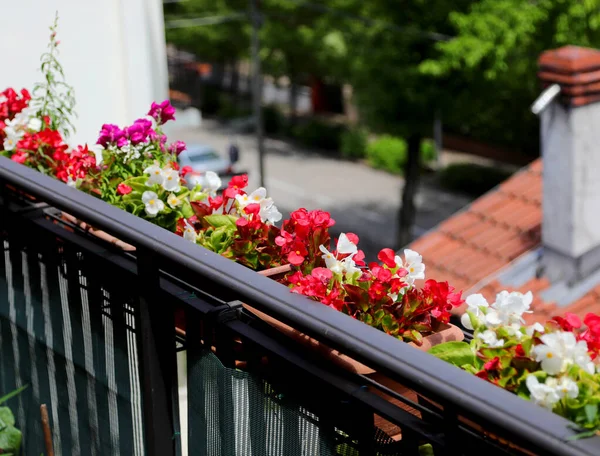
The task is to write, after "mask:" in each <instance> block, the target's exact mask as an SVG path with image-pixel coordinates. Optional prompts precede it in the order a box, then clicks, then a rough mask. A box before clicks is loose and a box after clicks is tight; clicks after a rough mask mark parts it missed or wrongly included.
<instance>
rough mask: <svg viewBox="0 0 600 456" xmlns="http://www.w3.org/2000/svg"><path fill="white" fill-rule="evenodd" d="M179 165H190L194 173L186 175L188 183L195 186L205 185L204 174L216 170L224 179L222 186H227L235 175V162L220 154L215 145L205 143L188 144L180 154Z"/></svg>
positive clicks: (222, 179) (189, 185)
mask: <svg viewBox="0 0 600 456" xmlns="http://www.w3.org/2000/svg"><path fill="white" fill-rule="evenodd" d="M178 159H179V165H180V166H181V167H183V166H190V167H191V168H192V170H193V172H192V173H190V174H188V175H187V176H186V181H187V185H188V187H189V188H193V187H194V186H195V185H196V184H200V185H204V174H205V173H206V172H207V171H214V172H215V173H217V174H218V175H219V177H220V178H221V181H222V184H223V185H222V187H221V188H224V187H227V185H228V184H229V181H230V180H231V178H232V177H233V176H234V172H233V163H232V162H231V161H230V160H229V159H228V158H226V157H224V156H222V155H221V154H219V153H218V152H217V151H216V150H215V149H214V148H213V147H211V146H208V145H205V144H188V146H187V149H186V150H185V151H183V152H182V153H181V154H179V157H178Z"/></svg>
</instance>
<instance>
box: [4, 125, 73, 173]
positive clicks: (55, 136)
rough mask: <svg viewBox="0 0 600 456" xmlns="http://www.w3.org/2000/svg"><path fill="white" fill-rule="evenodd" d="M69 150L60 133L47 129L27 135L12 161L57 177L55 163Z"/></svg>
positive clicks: (20, 143) (18, 146)
mask: <svg viewBox="0 0 600 456" xmlns="http://www.w3.org/2000/svg"><path fill="white" fill-rule="evenodd" d="M66 150H67V145H66V144H65V143H64V142H63V138H62V136H61V135H60V133H59V132H58V131H56V130H51V129H50V128H45V129H43V130H42V131H39V132H37V133H25V135H24V136H23V138H21V139H20V140H19V142H18V143H17V146H16V147H15V153H14V154H13V155H12V156H11V159H12V160H14V161H16V162H18V163H23V164H26V165H28V166H31V167H33V168H38V169H39V168H40V167H41V168H42V169H44V170H46V171H47V172H48V174H52V175H55V174H56V173H55V172H52V170H54V169H55V163H54V162H55V161H56V160H59V159H60V157H62V155H61V154H63V153H64V152H65V151H66Z"/></svg>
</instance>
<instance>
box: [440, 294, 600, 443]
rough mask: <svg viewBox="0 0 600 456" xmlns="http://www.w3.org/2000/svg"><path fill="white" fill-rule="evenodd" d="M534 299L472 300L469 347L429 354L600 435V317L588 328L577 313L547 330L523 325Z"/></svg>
mask: <svg viewBox="0 0 600 456" xmlns="http://www.w3.org/2000/svg"><path fill="white" fill-rule="evenodd" d="M532 300H533V297H532V295H531V293H527V294H525V295H524V294H521V293H518V292H513V293H509V292H507V291H503V292H501V293H499V294H498V296H497V298H496V301H495V302H494V303H492V304H489V303H488V302H487V301H486V300H485V299H484V298H483V296H482V295H472V296H469V297H468V298H467V301H466V302H467V305H468V307H467V312H466V313H465V314H464V315H463V317H462V323H463V325H464V326H465V327H466V328H467V329H473V330H474V335H473V339H472V341H471V342H470V343H467V342H447V343H444V344H441V345H438V346H436V347H433V348H432V349H431V350H430V351H429V353H431V354H432V355H434V356H437V357H438V358H440V359H443V360H445V361H447V362H449V363H451V364H453V365H455V366H457V367H459V368H461V369H463V370H465V371H467V372H470V373H472V374H474V375H476V376H478V377H479V378H481V379H484V380H486V381H488V382H490V383H493V384H494V385H497V386H499V387H501V388H504V389H506V390H507V391H510V392H512V393H514V394H517V395H518V396H519V397H522V398H523V399H527V400H531V401H533V402H534V403H536V404H538V405H540V406H542V407H545V408H547V409H548V410H551V411H553V412H554V413H557V414H559V415H561V416H563V417H565V418H568V419H570V420H571V421H573V422H574V424H575V426H576V427H577V428H579V429H580V430H582V431H584V433H583V434H580V435H579V437H582V436H588V435H593V434H594V433H595V432H597V431H598V430H600V413H599V411H600V410H599V406H600V374H599V373H598V369H597V365H596V362H594V360H597V359H598V354H599V353H600V316H598V315H594V314H588V315H587V316H586V317H585V320H584V322H585V325H586V328H585V329H583V328H582V323H581V320H580V319H579V318H578V317H577V316H576V315H574V314H570V313H567V314H565V317H554V318H553V319H552V320H549V321H548V322H547V323H546V324H545V325H541V324H539V323H536V324H534V325H532V326H523V314H525V313H529V312H530V310H529V307H530V305H531V302H532Z"/></svg>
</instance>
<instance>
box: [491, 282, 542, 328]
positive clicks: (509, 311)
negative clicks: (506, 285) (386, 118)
mask: <svg viewBox="0 0 600 456" xmlns="http://www.w3.org/2000/svg"><path fill="white" fill-rule="evenodd" d="M532 301H533V295H532V294H531V291H529V292H527V293H526V294H523V293H519V292H517V291H513V292H512V293H509V292H508V291H506V290H504V291H501V292H500V293H498V295H497V296H496V302H495V303H494V304H492V306H491V308H490V310H489V311H488V312H487V314H486V316H485V323H486V325H487V326H491V327H496V326H500V325H510V324H512V323H521V324H523V323H525V320H523V314H524V313H531V311H530V310H529V306H531V303H532Z"/></svg>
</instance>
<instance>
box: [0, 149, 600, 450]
mask: <svg viewBox="0 0 600 456" xmlns="http://www.w3.org/2000/svg"><path fill="white" fill-rule="evenodd" d="M0 182H4V183H7V184H10V185H13V186H16V187H19V188H20V189H22V190H24V191H26V193H28V194H31V195H32V196H35V197H37V198H39V199H40V200H42V201H44V202H47V203H48V204H50V205H52V206H54V207H56V208H59V209H61V210H64V211H66V212H68V213H70V214H72V215H74V216H76V217H78V218H81V219H82V220H85V221H86V222H88V223H91V224H92V225H94V226H95V227H97V228H101V229H103V230H106V231H108V232H109V233H111V234H112V235H115V236H118V237H119V238H121V239H122V240H124V241H126V242H128V243H130V244H133V245H135V246H136V247H138V248H142V249H144V250H146V251H150V252H153V253H154V254H155V255H156V256H157V257H159V258H160V257H162V258H164V259H166V260H170V261H173V262H177V263H179V264H181V265H182V266H184V267H186V268H187V269H188V270H189V271H192V272H193V273H195V274H198V276H199V278H200V277H201V278H203V279H205V280H208V281H214V283H216V284H218V285H219V286H222V287H226V288H229V289H230V290H232V292H233V293H235V294H236V295H237V296H239V298H238V299H240V300H243V301H244V302H247V303H248V304H250V305H253V306H255V307H257V308H258V309H260V310H262V311H264V312H266V313H268V314H270V315H273V316H275V317H277V318H279V319H281V320H282V321H284V322H286V323H288V324H290V325H292V326H294V327H295V328H297V329H299V330H301V331H304V332H306V333H307V334H309V335H311V336H313V337H315V338H316V339H318V340H320V341H323V342H325V343H327V344H328V345H330V346H333V347H335V348H337V349H339V350H340V351H341V352H343V353H345V354H348V355H350V356H352V357H353V358H356V359H358V360H359V361H361V362H364V363H365V364H367V365H369V366H370V367H373V368H375V369H377V370H379V371H382V372H385V373H387V374H389V375H391V376H393V377H397V378H398V379H400V380H402V382H403V383H406V384H407V385H409V386H415V387H418V389H419V390H427V391H428V392H431V393H432V395H434V396H435V397H437V398H439V399H440V400H441V401H442V402H443V403H446V404H456V405H457V408H458V409H460V410H461V414H462V411H466V412H467V413H468V415H470V416H469V417H470V418H472V419H477V418H480V419H481V420H482V421H484V422H489V423H492V424H494V425H495V426H498V427H499V428H501V429H505V430H507V431H508V432H509V433H510V434H512V435H514V436H515V437H517V438H518V439H519V440H525V441H528V442H531V443H532V444H533V445H535V446H537V447H538V448H539V449H540V451H541V452H542V454H544V453H543V452H544V451H548V452H549V453H551V454H557V455H598V454H600V438H598V437H595V438H591V439H582V440H577V441H567V439H568V438H569V437H571V436H572V435H574V434H575V431H573V430H572V429H571V427H570V423H569V422H568V421H567V420H565V419H563V418H561V417H559V416H557V415H554V414H552V413H550V412H548V411H546V410H544V409H542V408H540V407H538V406H535V405H534V404H531V403H529V402H527V401H524V400H523V399H520V398H518V397H517V396H515V395H513V394H511V393H509V392H507V391H504V390H502V389H501V388H498V387H496V386H493V385H492V384H490V383H487V382H484V381H482V380H480V379H479V378H477V377H475V376H473V375H471V374H468V373H466V372H463V371H461V370H460V369H457V368H455V367H453V366H451V365H450V364H447V363H445V362H443V361H441V360H438V359H437V358H435V357H433V356H430V355H428V354H426V353H423V352H421V351H419V350H415V349H414V348H412V347H411V346H409V345H408V344H404V343H402V342H400V341H398V340H396V339H394V338H392V337H389V336H388V335H386V334H384V333H383V332H380V331H378V330H376V329H374V328H371V327H369V326H367V325H365V324H363V323H361V322H359V321H357V320H354V319H352V318H350V317H348V316H346V315H344V314H342V313H340V312H337V311H335V310H333V309H330V308H328V307H327V306H324V305H321V304H319V303H316V302H314V301H310V300H308V299H306V298H304V297H302V296H299V295H295V294H292V293H290V291H289V290H288V289H287V288H286V287H284V286H283V285H280V284H278V283H276V282H274V281H272V280H269V279H267V278H265V277H262V276H261V275H259V274H257V273H255V272H254V271H251V270H250V269H247V268H245V267H243V266H241V265H238V264H235V263H234V262H232V261H231V260H228V259H226V258H224V257H221V256H219V255H217V254H215V253H213V252H210V251H208V250H206V249H203V248H201V247H199V246H194V245H191V244H190V243H189V241H186V240H184V239H183V238H181V237H179V236H176V235H174V234H172V233H169V232H168V231H166V230H164V229H163V228H160V227H158V226H156V225H153V224H151V223H149V222H147V221H145V220H142V219H140V218H138V217H136V216H133V215H131V214H128V213H125V212H124V211H122V210H120V209H118V208H116V207H112V206H110V205H108V204H107V203H105V202H103V201H101V200H99V199H97V198H94V197H92V196H90V195H87V194H85V193H83V192H80V191H78V190H76V189H72V188H70V187H67V186H66V185H64V184H63V183H61V182H59V181H57V180H54V179H52V178H49V177H47V176H43V175H41V174H40V173H39V172H37V171H35V170H33V169H29V168H27V167H25V166H22V165H20V164H17V163H15V162H13V161H11V160H9V159H7V158H4V157H0Z"/></svg>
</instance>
